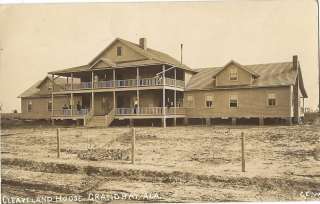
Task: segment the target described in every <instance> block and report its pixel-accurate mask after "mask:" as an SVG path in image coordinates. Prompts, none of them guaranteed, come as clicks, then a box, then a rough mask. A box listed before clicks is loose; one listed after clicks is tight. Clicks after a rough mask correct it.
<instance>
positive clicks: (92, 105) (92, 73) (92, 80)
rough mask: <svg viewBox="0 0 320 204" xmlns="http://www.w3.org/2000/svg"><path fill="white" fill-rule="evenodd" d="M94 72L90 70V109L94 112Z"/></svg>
mask: <svg viewBox="0 0 320 204" xmlns="http://www.w3.org/2000/svg"><path fill="white" fill-rule="evenodd" d="M93 89H94V72H93V71H92V72H91V111H92V114H94V92H93Z"/></svg>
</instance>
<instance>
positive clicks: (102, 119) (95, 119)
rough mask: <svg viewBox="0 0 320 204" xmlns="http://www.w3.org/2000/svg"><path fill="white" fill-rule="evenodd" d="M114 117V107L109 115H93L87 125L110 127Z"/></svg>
mask: <svg viewBox="0 0 320 204" xmlns="http://www.w3.org/2000/svg"><path fill="white" fill-rule="evenodd" d="M113 119H114V109H112V110H111V111H110V112H109V113H108V114H107V115H103V116H97V115H95V116H91V118H90V120H88V121H87V123H86V126H87V127H109V125H110V124H111V123H112V121H113Z"/></svg>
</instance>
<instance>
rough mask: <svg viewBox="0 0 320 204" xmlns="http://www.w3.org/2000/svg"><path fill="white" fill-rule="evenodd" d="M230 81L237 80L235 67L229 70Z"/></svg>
mask: <svg viewBox="0 0 320 204" xmlns="http://www.w3.org/2000/svg"><path fill="white" fill-rule="evenodd" d="M230 80H231V81H236V80H238V69H237V68H235V67H234V68H231V69H230Z"/></svg>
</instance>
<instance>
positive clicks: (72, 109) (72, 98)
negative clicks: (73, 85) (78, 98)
mask: <svg viewBox="0 0 320 204" xmlns="http://www.w3.org/2000/svg"><path fill="white" fill-rule="evenodd" d="M70 103H71V115H73V104H74V103H73V93H71V101H70Z"/></svg>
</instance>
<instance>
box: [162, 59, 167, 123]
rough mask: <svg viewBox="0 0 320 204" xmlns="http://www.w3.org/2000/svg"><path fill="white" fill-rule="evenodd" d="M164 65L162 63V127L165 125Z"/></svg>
mask: <svg viewBox="0 0 320 204" xmlns="http://www.w3.org/2000/svg"><path fill="white" fill-rule="evenodd" d="M165 69H166V67H165V65H162V76H163V77H162V80H163V88H162V109H163V127H164V128H165V127H166V126H167V124H166V89H165V85H166V73H165Z"/></svg>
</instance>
